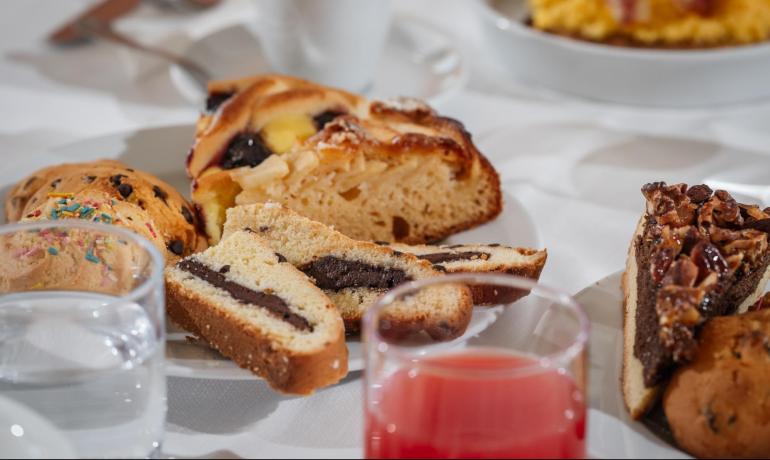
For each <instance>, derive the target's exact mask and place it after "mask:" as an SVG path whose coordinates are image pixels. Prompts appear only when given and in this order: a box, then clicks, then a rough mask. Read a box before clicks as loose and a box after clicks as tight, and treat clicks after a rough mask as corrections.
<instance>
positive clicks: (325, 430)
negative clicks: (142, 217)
mask: <svg viewBox="0 0 770 460" xmlns="http://www.w3.org/2000/svg"><path fill="white" fill-rule="evenodd" d="M88 3H89V2H87V1H83V0H56V1H53V0H4V1H3V2H2V3H0V53H1V54H2V57H1V58H0V160H2V166H0V172H1V173H2V174H3V175H6V174H9V173H12V171H13V168H14V167H15V165H18V164H22V163H24V164H29V163H30V161H31V162H34V161H35V160H34V158H36V157H35V156H36V155H39V156H40V158H43V152H45V151H46V150H47V149H49V148H51V147H54V146H57V145H61V144H65V143H71V142H75V141H77V140H80V139H85V138H89V137H93V136H96V135H100V134H105V133H110V132H115V131H126V130H130V129H138V128H142V127H147V126H153V125H170V124H178V123H193V121H194V120H195V119H196V117H197V115H198V110H199V109H198V107H193V106H190V105H189V104H188V103H187V102H186V101H185V99H184V98H183V97H182V96H181V95H179V93H178V92H177V91H176V90H175V88H174V87H173V85H172V84H171V82H170V81H169V78H168V72H167V67H166V64H165V63H163V62H161V61H158V60H156V59H153V58H151V57H146V56H140V55H137V54H136V53H134V52H132V51H128V50H124V49H122V48H118V47H115V46H113V45H111V44H109V43H102V42H100V43H94V44H92V45H89V46H86V47H81V48H78V49H70V50H66V51H62V50H57V49H54V48H52V47H50V46H48V45H47V44H46V43H45V42H44V37H45V35H46V33H47V32H49V31H50V30H51V29H52V28H53V27H54V26H56V25H58V24H59V23H61V22H62V21H63V20H65V19H66V18H68V17H70V16H71V15H73V14H74V13H76V12H78V11H80V10H82V9H83V7H84V5H87V4H88ZM395 7H396V8H397V10H399V11H402V12H408V13H410V14H415V15H418V16H420V17H423V18H425V19H426V20H429V21H432V22H434V23H436V24H437V25H439V26H440V27H443V28H444V29H445V30H447V31H450V32H451V33H453V34H456V35H457V36H458V38H459V40H458V42H459V43H462V47H463V51H464V54H465V57H466V59H467V60H468V62H469V63H470V68H471V75H470V79H469V84H468V87H467V88H466V90H464V91H462V92H461V93H459V94H458V95H457V96H455V97H453V98H452V99H450V100H447V101H446V102H444V103H442V107H440V109H441V110H442V111H443V112H445V113H447V114H449V115H450V116H453V117H456V118H458V119H460V120H462V121H463V122H464V123H465V124H466V126H467V127H468V129H469V130H470V131H471V132H472V133H473V134H474V135H475V136H476V138H477V139H478V140H479V142H480V144H481V147H482V151H487V152H489V153H490V155H491V156H492V157H493V158H495V163H496V166H497V167H498V169H499V170H500V173H501V176H502V178H503V181H504V183H505V184H506V187H507V188H508V190H510V191H511V192H512V193H513V194H514V196H516V198H517V199H518V200H520V201H521V202H522V203H523V204H524V206H525V208H526V209H527V211H528V212H529V213H530V214H531V215H532V217H533V219H534V221H535V223H536V225H537V227H538V229H539V231H540V234H541V237H542V240H543V242H544V244H545V246H546V247H547V248H548V252H549V260H548V264H547V267H546V270H545V272H544V273H543V277H542V280H543V282H545V283H547V284H550V285H553V286H555V287H558V288H561V289H563V290H566V291H569V292H573V293H574V292H576V291H578V290H579V289H581V288H583V287H585V286H586V285H588V284H590V283H591V282H593V281H596V280H597V279H599V278H601V277H604V276H606V275H608V274H610V273H612V272H614V271H617V270H619V269H620V268H621V267H622V264H623V262H624V259H625V251H626V248H627V245H628V242H629V238H630V235H631V233H632V230H633V227H634V224H635V221H636V219H637V218H638V215H639V213H640V211H641V209H642V208H641V206H642V202H641V196H640V194H639V188H640V187H641V185H642V184H643V183H644V182H647V181H652V180H660V179H665V180H669V181H680V180H681V181H689V182H695V181H699V180H702V179H703V178H704V177H706V176H709V175H713V174H729V172H730V168H731V167H732V166H734V165H736V164H744V165H745V164H749V165H760V164H762V165H767V163H766V160H765V158H764V157H763V155H764V154H766V153H768V152H770V103H768V102H758V103H756V104H750V105H743V106H734V107H727V108H713V109H700V110H687V111H677V110H652V109H641V108H630V107H619V106H612V105H609V104H597V103H590V102H581V101H578V100H574V99H572V98H569V97H564V96H559V95H555V94H552V93H550V92H548V91H545V90H541V89H538V88H528V87H524V86H521V85H518V84H516V83H514V82H511V81H508V80H507V79H506V78H505V76H504V75H501V74H500V73H499V71H498V70H497V67H496V63H495V56H493V55H491V54H489V53H487V52H486V51H485V46H484V44H483V42H482V40H481V34H480V23H479V21H478V20H477V18H476V15H475V10H474V8H475V5H474V2H472V1H466V0H457V1H453V0H422V1H420V2H414V1H409V0H403V1H397V2H396V3H395ZM435 11H441V15H436V14H434V12H435ZM254 14H255V8H254V4H253V3H252V2H250V1H246V0H242V1H238V0H231V1H229V2H226V3H225V4H224V5H222V6H220V7H218V8H216V9H214V10H210V11H207V12H204V13H190V14H184V15H180V14H178V13H169V12H161V11H159V10H158V9H157V8H154V7H153V6H151V5H143V6H142V7H141V9H140V10H139V11H138V12H137V13H136V14H134V15H132V16H131V17H128V18H125V19H123V20H121V21H120V23H119V28H120V29H121V30H123V31H126V32H129V33H131V34H132V35H134V36H136V37H137V38H139V39H141V40H144V41H147V42H150V43H158V44H162V45H164V46H168V47H170V48H175V49H181V48H182V47H183V46H184V44H185V43H188V42H189V41H190V40H193V39H195V38H196V37H200V36H203V35H205V34H206V33H208V32H210V31H212V30H216V29H218V28H221V27H223V26H224V25H227V24H231V23H233V22H240V21H249V20H252V18H253V17H254ZM662 84H665V83H662ZM181 167H182V166H181V165H180V168H181ZM756 169H758V171H757V174H760V176H758V177H759V178H760V179H763V178H762V177H761V171H760V170H759V169H760V168H756ZM764 169H765V170H768V168H764ZM764 179H768V178H764ZM361 424H362V414H361V383H360V374H358V373H353V374H351V375H350V376H349V377H348V378H347V379H346V380H345V382H343V383H342V384H341V385H337V386H335V387H333V388H329V389H326V390H323V391H321V392H320V393H319V394H317V395H315V396H313V397H310V398H288V397H277V396H275V395H274V394H273V393H272V392H270V391H268V390H267V389H266V387H265V385H264V384H263V383H261V382H223V381H202V380H182V379H175V378H171V379H170V381H169V419H168V435H167V440H166V445H165V452H166V453H167V454H168V455H172V456H180V457H185V456H202V455H206V454H209V455H212V456H220V457H221V456H233V455H241V456H259V457H334V456H345V457H356V456H360V455H361V449H360V446H361V432H362V425H361Z"/></svg>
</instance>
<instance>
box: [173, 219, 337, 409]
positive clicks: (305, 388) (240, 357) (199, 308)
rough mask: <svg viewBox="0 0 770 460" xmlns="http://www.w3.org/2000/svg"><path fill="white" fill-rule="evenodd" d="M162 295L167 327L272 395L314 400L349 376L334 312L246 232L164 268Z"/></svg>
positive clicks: (301, 277)
mask: <svg viewBox="0 0 770 460" xmlns="http://www.w3.org/2000/svg"><path fill="white" fill-rule="evenodd" d="M166 289H167V304H168V305H167V310H168V314H169V316H170V317H171V319H172V320H173V321H175V322H176V323H178V324H179V325H180V326H182V327H183V328H185V329H187V330H189V331H190V332H192V333H194V334H196V335H198V336H200V337H201V338H202V339H204V340H206V341H207V342H208V343H209V344H210V345H211V346H212V347H214V348H215V349H217V350H219V352H220V353H222V354H223V355H224V356H227V357H228V358H230V359H232V360H233V361H235V363H237V364H238V365H239V366H241V367H243V368H244V369H248V370H250V371H252V372H254V373H255V374H257V375H259V376H260V377H263V378H264V379H265V380H267V382H268V383H269V384H270V386H271V387H273V388H274V389H276V390H278V391H281V392H285V393H296V394H307V393H312V392H313V391H314V390H315V389H317V388H320V387H323V386H326V385H331V384H333V383H336V382H338V381H339V380H340V379H341V378H343V377H344V376H345V375H346V374H347V364H348V351H347V347H346V346H345V334H344V327H343V323H342V320H341V318H340V316H339V313H337V310H336V309H335V308H334V305H332V303H331V301H330V300H329V298H328V297H327V296H326V295H325V294H324V293H323V292H322V291H321V290H320V289H318V288H317V287H316V286H315V285H313V283H311V282H310V280H309V279H308V278H307V276H305V275H304V274H302V273H301V272H299V271H298V270H297V269H295V268H294V267H293V266H292V265H291V264H289V263H286V262H285V261H284V259H283V258H282V257H281V256H280V255H278V254H276V253H275V252H273V250H272V249H270V247H269V246H268V245H267V244H266V243H265V242H263V241H262V240H261V239H260V238H259V237H257V236H256V235H255V234H253V233H251V232H245V231H241V232H234V233H233V235H232V237H231V238H229V239H228V240H227V241H224V242H222V243H221V244H219V245H217V246H214V247H211V248H209V249H207V250H206V251H204V252H202V253H199V254H195V255H192V256H190V257H187V258H185V259H183V260H181V261H179V262H178V263H177V264H176V265H173V266H171V267H169V268H167V269H166Z"/></svg>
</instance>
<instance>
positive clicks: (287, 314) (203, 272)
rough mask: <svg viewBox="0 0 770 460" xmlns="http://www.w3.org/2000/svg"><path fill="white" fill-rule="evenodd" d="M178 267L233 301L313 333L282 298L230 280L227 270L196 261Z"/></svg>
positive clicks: (185, 261) (183, 263)
mask: <svg viewBox="0 0 770 460" xmlns="http://www.w3.org/2000/svg"><path fill="white" fill-rule="evenodd" d="M176 266H177V268H179V269H180V270H184V271H186V272H187V273H190V274H191V275H193V276H195V277H197V278H200V279H202V280H203V281H205V282H207V283H209V284H211V285H212V286H216V287H218V288H219V289H222V290H223V291H226V292H227V293H228V294H230V296H231V297H232V298H233V299H235V300H237V301H238V302H240V303H242V304H247V305H255V306H258V307H262V308H264V309H265V310H267V311H268V312H269V313H270V314H272V315H273V316H275V317H276V318H279V319H281V320H283V321H285V322H287V323H289V324H291V325H292V326H294V327H296V328H297V329H299V330H301V331H308V332H313V326H311V325H310V323H309V322H308V320H307V319H305V318H303V317H302V316H300V315H298V314H296V313H294V312H292V311H291V310H290V309H289V305H288V304H287V303H286V302H285V301H284V300H283V299H282V298H280V297H278V296H277V295H274V294H267V293H264V292H259V291H255V290H253V289H249V288H247V287H246V286H243V285H241V284H238V283H236V282H233V281H230V280H228V279H227V277H225V275H224V273H226V272H227V270H226V271H224V272H221V271H216V270H212V269H211V268H209V267H207V266H205V265H204V264H202V263H200V262H198V261H197V260H195V259H186V260H183V261H181V262H179V263H178V264H176ZM225 267H228V269H229V266H227V265H226V266H225ZM222 268H224V267H222Z"/></svg>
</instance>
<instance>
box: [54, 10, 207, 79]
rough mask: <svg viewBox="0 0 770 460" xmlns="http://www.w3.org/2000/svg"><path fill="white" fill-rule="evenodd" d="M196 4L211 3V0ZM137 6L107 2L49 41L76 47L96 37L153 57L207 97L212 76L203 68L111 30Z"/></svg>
mask: <svg viewBox="0 0 770 460" xmlns="http://www.w3.org/2000/svg"><path fill="white" fill-rule="evenodd" d="M196 1H207V2H209V3H211V1H212V0H196ZM213 4H215V3H212V5H213ZM138 5H139V0H104V1H102V2H100V3H98V4H96V5H94V6H92V7H91V8H89V9H88V10H86V11H85V12H83V13H81V14H80V15H78V16H77V17H76V18H74V19H72V20H70V21H69V22H67V23H65V24H64V25H62V26H61V27H59V28H58V29H56V30H55V31H54V32H53V33H51V35H50V36H49V37H48V40H50V41H51V42H53V43H55V44H57V45H73V44H80V43H83V42H85V41H88V39H92V38H95V37H96V38H101V39H104V40H109V41H111V42H113V43H117V44H120V45H123V46H126V47H129V48H132V49H135V50H138V51H142V52H144V53H148V54H152V55H154V56H157V57H160V58H162V59H165V60H167V61H169V62H171V63H173V64H176V65H177V66H179V68H180V69H182V70H183V71H185V73H186V74H187V75H188V76H190V77H191V78H190V79H191V80H192V81H193V82H194V83H195V86H196V87H197V88H198V89H199V90H200V91H201V93H202V94H206V93H207V84H208V81H209V80H210V79H211V76H210V74H209V72H208V71H206V69H205V68H204V67H203V66H201V65H200V64H198V63H197V62H194V61H192V60H190V59H187V58H186V57H183V56H179V55H177V54H175V53H173V52H171V51H168V50H165V49H162V48H158V47H155V46H150V45H145V44H143V43H139V42H137V41H136V40H134V39H132V38H130V37H128V36H126V35H124V34H122V33H120V32H117V31H116V30H115V29H113V28H112V26H111V24H112V22H113V21H115V20H116V19H118V18H119V17H121V16H125V15H126V14H128V13H130V12H131V11H133V10H134V9H135V8H136V7H137V6H138Z"/></svg>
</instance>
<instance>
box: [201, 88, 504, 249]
mask: <svg viewBox="0 0 770 460" xmlns="http://www.w3.org/2000/svg"><path fill="white" fill-rule="evenodd" d="M210 92H211V94H213V95H214V94H225V95H228V94H229V95H230V96H228V97H226V98H224V99H223V101H224V102H222V101H219V100H218V101H217V102H218V103H219V105H215V104H213V103H212V104H211V106H212V108H214V107H216V109H215V110H214V111H213V112H207V113H204V114H203V115H202V116H201V118H200V119H199V121H198V124H197V132H196V140H195V144H194V146H193V148H192V150H191V152H190V155H189V157H188V163H187V170H188V173H189V175H190V177H191V178H192V179H193V192H192V196H193V201H194V202H195V203H196V205H197V206H198V207H199V208H200V210H201V214H202V215H203V216H204V218H205V228H206V232H207V234H208V236H209V238H210V240H211V241H212V242H215V241H217V240H218V239H219V238H220V235H221V227H222V225H223V223H224V213H225V211H226V209H228V208H230V207H232V206H235V205H242V204H252V203H258V202H267V201H277V202H280V203H282V204H285V205H287V206H289V207H290V208H292V209H294V210H296V211H297V212H300V213H301V214H303V215H306V216H307V217H310V218H312V219H314V220H318V221H321V222H323V223H325V224H328V225H333V226H335V228H337V229H338V230H339V231H341V232H343V233H345V234H346V235H348V236H350V237H352V238H355V239H360V240H384V241H402V242H408V243H424V242H428V241H434V240H440V239H443V238H445V237H446V236H448V235H450V234H452V233H455V232H458V231H461V230H464V229H467V228H470V227H473V226H475V225H479V224H481V223H484V222H486V221H489V220H491V219H493V218H494V217H496V216H497V215H498V214H499V213H500V211H501V209H502V195H501V193H500V181H499V177H498V175H497V173H496V172H495V170H494V168H493V167H492V166H491V164H490V163H489V162H488V161H487V159H486V158H484V156H483V155H481V154H480V153H479V152H478V150H477V149H476V148H475V146H474V145H473V142H472V140H471V137H470V134H469V133H468V132H467V131H465V129H464V128H463V126H462V124H461V123H459V122H458V121H456V120H452V119H449V118H445V117H441V116H439V115H437V114H436V113H435V112H434V111H433V110H432V109H431V108H430V107H428V106H427V105H425V104H423V103H421V102H419V101H415V100H397V101H369V100H366V99H364V98H362V97H360V96H356V95H353V94H350V93H347V92H344V91H340V90H336V89H333V88H328V87H323V86H320V85H316V84H313V83H310V82H307V81H304V80H299V79H296V78H291V77H284V76H278V75H264V76H257V77H252V78H248V79H241V80H232V81H225V82H213V83H212V84H211V85H210ZM256 144H259V146H258V148H257V147H255V145H256ZM249 149H251V150H249ZM233 152H235V153H233Z"/></svg>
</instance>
